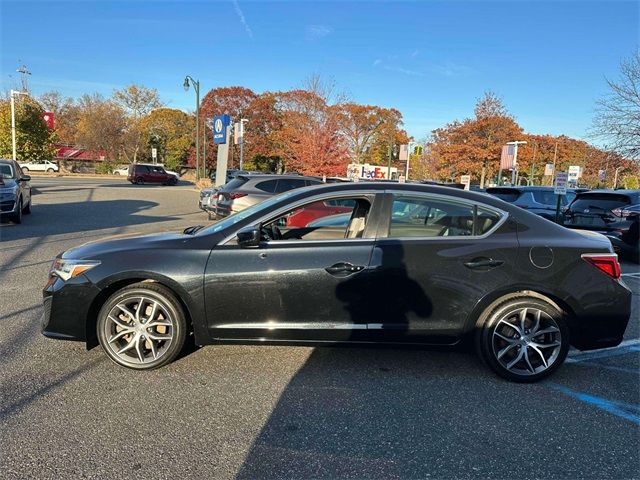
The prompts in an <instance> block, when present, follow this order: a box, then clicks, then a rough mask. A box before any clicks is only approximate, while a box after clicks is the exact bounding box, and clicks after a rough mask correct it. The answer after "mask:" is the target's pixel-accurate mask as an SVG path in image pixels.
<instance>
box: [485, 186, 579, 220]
mask: <svg viewBox="0 0 640 480" xmlns="http://www.w3.org/2000/svg"><path fill="white" fill-rule="evenodd" d="M584 191H587V190H586V189H579V188H578V189H576V188H567V194H566V195H561V196H560V210H561V211H564V210H566V208H567V206H568V205H569V204H570V203H571V202H572V201H573V199H574V198H576V195H577V194H578V193H579V192H584ZM486 193H488V194H489V195H493V196H494V197H498V198H499V199H501V200H504V201H505V202H509V203H513V204H514V205H516V206H518V207H520V208H524V209H527V210H529V211H530V212H531V213H535V214H536V215H540V216H541V217H543V218H546V219H547V220H551V221H552V222H553V221H555V218H556V205H557V202H558V197H557V195H556V194H555V193H554V188H553V187H533V186H532V187H490V188H487V189H486Z"/></svg>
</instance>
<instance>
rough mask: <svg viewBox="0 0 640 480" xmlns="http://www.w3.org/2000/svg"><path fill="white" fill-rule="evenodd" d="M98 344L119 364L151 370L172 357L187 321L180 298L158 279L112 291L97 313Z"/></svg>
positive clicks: (172, 358)
mask: <svg viewBox="0 0 640 480" xmlns="http://www.w3.org/2000/svg"><path fill="white" fill-rule="evenodd" d="M97 334H98V340H99V341H100V345H102V348H103V349H104V351H105V352H106V354H107V355H108V356H109V358H110V359H111V360H113V361H114V362H115V363H117V364H118V365H121V366H123V367H128V368H133V369H136V370H151V369H154V368H158V367H161V366H163V365H166V364H167V363H169V362H171V361H173V360H174V359H175V358H176V357H177V356H178V354H179V353H180V351H181V350H182V347H183V345H184V341H185V338H186V334H187V322H186V319H185V316H184V312H183V310H182V307H181V305H180V302H178V300H177V299H176V297H175V295H174V294H173V293H172V292H171V291H170V290H169V289H168V288H166V287H164V286H162V285H159V284H157V283H146V282H145V283H136V284H134V285H130V286H128V287H125V288H122V289H121V290H118V291H117V292H116V293H114V294H113V295H112V296H111V297H110V298H109V299H108V300H107V302H106V303H105V304H104V305H103V306H102V309H101V310H100V313H99V315H98V322H97Z"/></svg>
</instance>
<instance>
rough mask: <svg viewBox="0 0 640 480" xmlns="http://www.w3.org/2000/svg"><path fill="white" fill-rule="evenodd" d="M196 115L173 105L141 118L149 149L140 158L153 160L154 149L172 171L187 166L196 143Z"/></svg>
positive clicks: (144, 137) (141, 126)
mask: <svg viewBox="0 0 640 480" xmlns="http://www.w3.org/2000/svg"><path fill="white" fill-rule="evenodd" d="M194 122H195V119H194V117H193V116H191V115H188V114H186V113H184V112H183V111H181V110H176V109H174V108H157V109H155V110H153V111H152V112H151V113H149V114H148V115H147V116H145V117H143V118H142V119H141V120H140V130H141V132H142V137H143V141H144V143H145V144H146V145H147V147H148V148H147V149H146V150H145V151H144V152H141V154H140V157H142V158H144V159H146V160H150V159H151V148H157V149H158V158H159V159H160V161H161V162H162V163H164V164H165V166H166V167H167V168H168V169H169V170H174V169H176V168H179V167H180V166H182V165H184V164H185V162H186V161H187V158H188V156H189V150H190V149H191V147H192V146H193V128H194Z"/></svg>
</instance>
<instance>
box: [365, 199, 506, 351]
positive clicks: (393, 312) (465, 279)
mask: <svg viewBox="0 0 640 480" xmlns="http://www.w3.org/2000/svg"><path fill="white" fill-rule="evenodd" d="M383 218H384V219H385V221H386V224H384V225H381V227H380V231H379V232H378V237H379V238H378V240H377V241H376V245H375V248H374V251H373V254H372V259H371V263H370V274H371V285H372V286H371V294H372V296H374V297H375V298H377V299H378V300H379V302H380V304H379V306H378V307H377V308H376V309H375V310H371V314H372V315H375V316H376V318H377V323H378V324H379V325H380V333H379V337H380V338H384V339H386V340H394V341H420V342H434V343H450V342H453V341H455V340H456V339H457V337H458V336H459V334H460V333H461V332H462V330H463V328H464V326H465V322H466V320H467V317H468V315H469V313H470V312H471V311H472V310H473V308H474V307H475V305H476V304H477V303H478V301H479V300H480V299H481V298H483V297H484V296H485V295H486V294H487V293H489V292H491V291H493V290H496V289H499V288H501V287H504V286H507V285H509V284H510V282H511V279H512V278H513V274H512V272H513V268H514V265H515V260H516V255H517V246H518V243H517V237H516V232H515V227H514V226H513V225H512V224H511V222H508V221H507V220H508V216H507V214H506V213H505V212H502V211H500V210H499V209H496V208H494V207H490V206H487V205H482V204H479V203H477V202H473V201H470V200H465V199H460V198H457V197H456V196H454V195H442V194H426V193H417V192H404V193H402V192H397V193H388V194H387V196H386V198H385V213H384V215H383Z"/></svg>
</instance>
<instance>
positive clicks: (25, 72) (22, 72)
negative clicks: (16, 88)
mask: <svg viewBox="0 0 640 480" xmlns="http://www.w3.org/2000/svg"><path fill="white" fill-rule="evenodd" d="M18 61H20V60H18ZM16 72H18V73H19V74H20V83H21V87H22V91H23V92H27V93H28V92H29V84H28V82H27V79H28V78H29V77H28V76H27V75H31V72H30V71H29V70H28V69H27V66H26V65H22V66H21V67H20V68H18V69H17V70H16Z"/></svg>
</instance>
